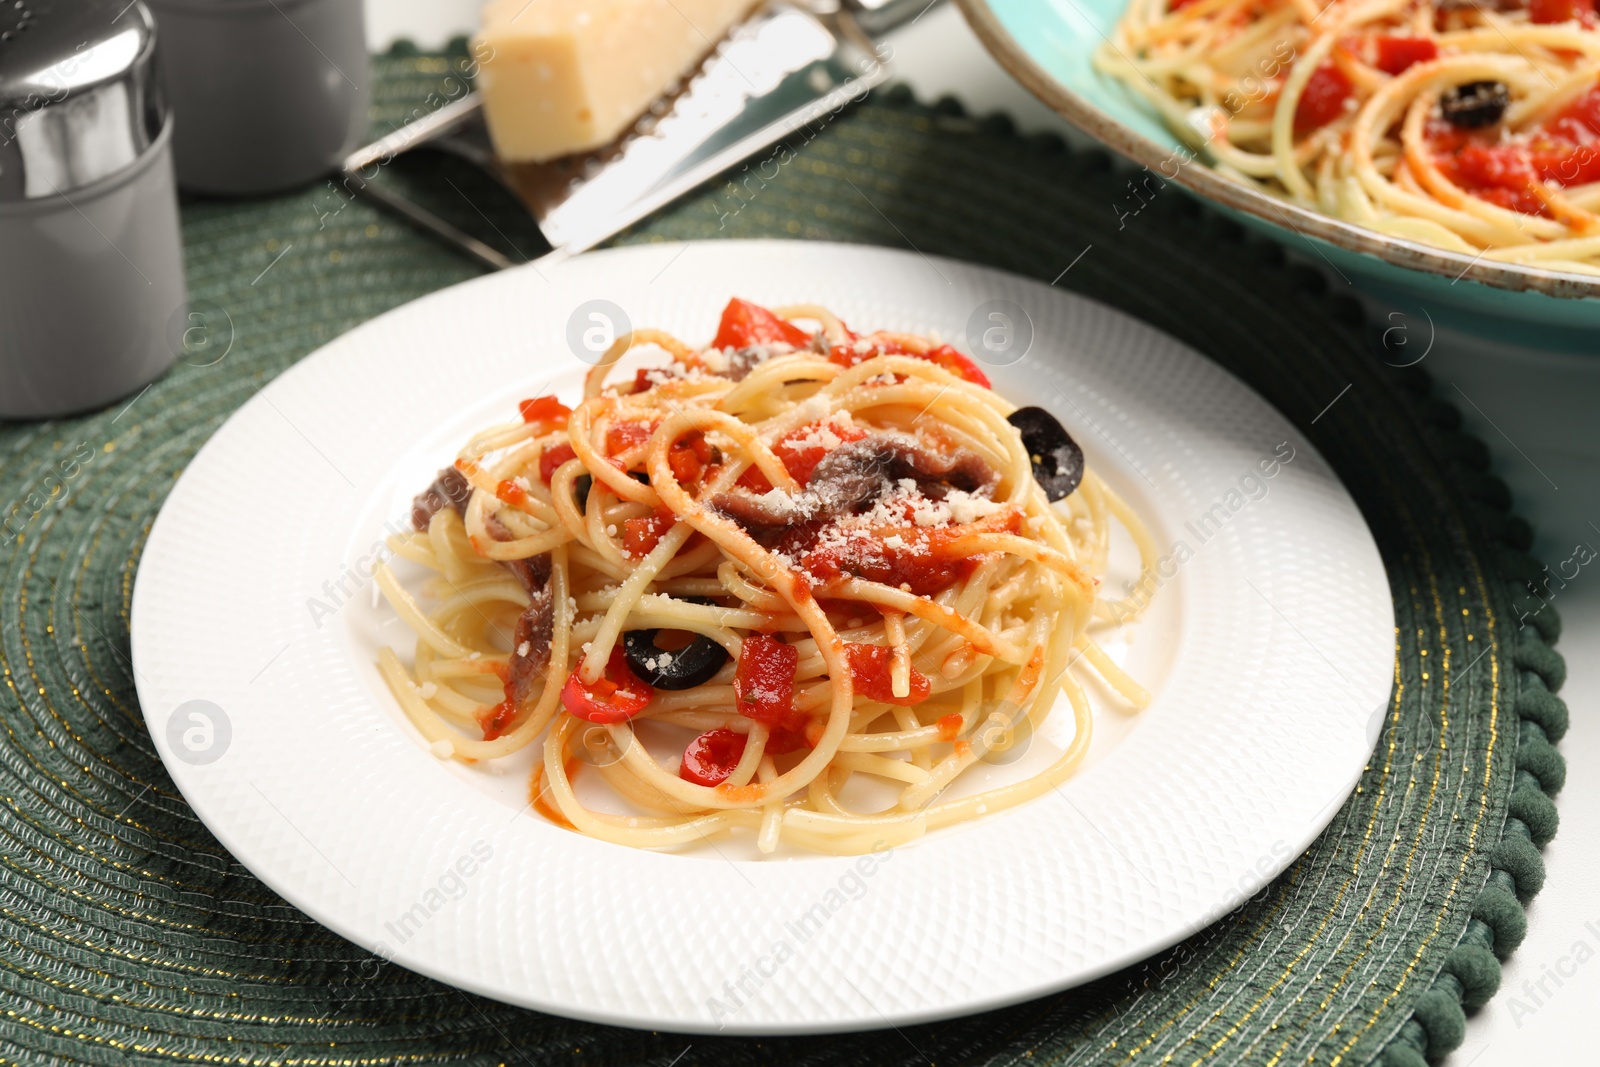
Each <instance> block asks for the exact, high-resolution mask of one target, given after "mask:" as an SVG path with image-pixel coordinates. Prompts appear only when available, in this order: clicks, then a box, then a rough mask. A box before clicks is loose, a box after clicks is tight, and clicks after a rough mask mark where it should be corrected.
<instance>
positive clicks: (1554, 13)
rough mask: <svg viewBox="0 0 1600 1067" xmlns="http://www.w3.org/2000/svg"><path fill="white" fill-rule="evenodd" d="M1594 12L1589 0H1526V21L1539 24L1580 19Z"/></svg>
mask: <svg viewBox="0 0 1600 1067" xmlns="http://www.w3.org/2000/svg"><path fill="white" fill-rule="evenodd" d="M1593 14H1594V4H1593V3H1592V2H1589V0H1528V21H1529V22H1536V23H1541V24H1548V23H1552V22H1572V21H1574V20H1582V19H1583V17H1584V16H1585V15H1593Z"/></svg>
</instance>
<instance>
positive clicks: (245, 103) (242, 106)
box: [148, 0, 370, 196]
mask: <svg viewBox="0 0 1600 1067" xmlns="http://www.w3.org/2000/svg"><path fill="white" fill-rule="evenodd" d="M148 3H149V4H150V7H151V9H152V10H153V11H154V12H155V15H156V21H157V23H158V24H159V25H160V27H161V62H162V65H163V67H165V69H166V84H167V94H168V97H169V99H170V100H171V102H172V110H173V114H174V116H175V117H176V119H177V123H178V126H177V132H176V140H175V142H174V149H175V151H176V153H177V161H178V183H179V184H180V185H181V186H182V187H183V188H184V189H188V190H193V191H195V192H201V193H212V194H217V195H222V196H253V195H258V194H262V193H272V192H279V191H282V190H286V189H291V188H293V187H295V186H297V185H303V184H305V183H306V182H309V181H312V180H313V179H315V178H317V177H320V176H321V175H323V174H326V173H328V172H329V171H330V170H332V169H334V167H336V166H337V165H338V164H339V162H340V161H341V160H343V159H344V157H345V156H346V155H348V154H349V153H350V152H351V150H353V149H354V148H355V147H356V146H357V145H358V144H360V141H361V137H362V135H363V134H364V133H365V132H366V127H367V109H368V104H369V103H370V93H369V91H368V87H369V82H370V79H369V76H368V69H367V41H366V22H365V14H364V9H363V3H362V0H148Z"/></svg>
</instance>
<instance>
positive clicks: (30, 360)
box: [0, 0, 185, 419]
mask: <svg viewBox="0 0 1600 1067" xmlns="http://www.w3.org/2000/svg"><path fill="white" fill-rule="evenodd" d="M155 51H156V30H155V22H154V20H153V18H152V17H151V15H150V12H149V11H148V10H146V8H145V7H144V6H143V5H142V4H140V3H137V2H135V3H132V4H129V3H128V0H70V2H63V0H0V418H7V419H16V418H45V417H50V416H56V415H65V414H69V413H72V412H76V411H84V410H88V409H90V408H95V407H100V406H102V405H104V404H108V403H110V402H111V401H113V400H116V399H117V398H119V397H122V396H127V395H128V394H130V393H133V392H135V391H136V390H138V389H139V388H141V387H142V386H144V385H146V384H148V383H149V382H151V381H153V380H154V379H155V378H156V377H157V376H158V375H160V374H161V372H162V371H164V370H166V369H167V367H168V366H170V365H171V363H172V361H173V359H174V357H175V355H176V352H177V349H176V348H175V347H174V346H173V345H172V344H171V343H170V342H169V340H168V333H169V328H168V324H169V323H170V322H174V321H177V322H180V323H181V322H182V320H183V317H184V312H185V307H184V282H183V244H182V239H181V236H180V233H179V229H178V198H177V192H176V189H175V188H174V185H173V175H172V152H171V137H172V123H171V121H170V120H169V118H168V115H167V109H166V104H165V102H164V97H163V94H162V91H161V86H160V77H159V72H158V71H157V70H156V56H155Z"/></svg>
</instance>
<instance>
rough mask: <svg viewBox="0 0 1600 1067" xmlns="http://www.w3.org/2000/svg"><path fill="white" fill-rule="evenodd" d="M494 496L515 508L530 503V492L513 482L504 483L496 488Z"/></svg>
mask: <svg viewBox="0 0 1600 1067" xmlns="http://www.w3.org/2000/svg"><path fill="white" fill-rule="evenodd" d="M494 495H495V496H496V497H497V498H499V499H500V500H503V501H505V502H506V503H507V504H510V505H511V506H512V507H514V508H520V507H522V506H523V505H524V504H526V503H527V502H528V491H527V490H526V489H524V488H522V486H520V485H518V484H517V483H516V482H513V481H503V482H501V483H500V484H499V485H497V486H495V487H494Z"/></svg>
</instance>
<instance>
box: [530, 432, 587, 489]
mask: <svg viewBox="0 0 1600 1067" xmlns="http://www.w3.org/2000/svg"><path fill="white" fill-rule="evenodd" d="M577 458H578V454H577V453H576V452H574V451H573V450H572V446H571V445H569V444H567V443H566V442H562V443H561V444H559V445H555V446H554V447H552V448H547V449H545V450H544V452H543V453H542V454H541V455H540V456H539V480H540V481H541V482H543V483H544V484H545V485H549V484H550V479H551V478H554V477H555V476H556V468H557V467H559V466H561V465H562V464H563V463H565V462H567V460H569V459H577Z"/></svg>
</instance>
